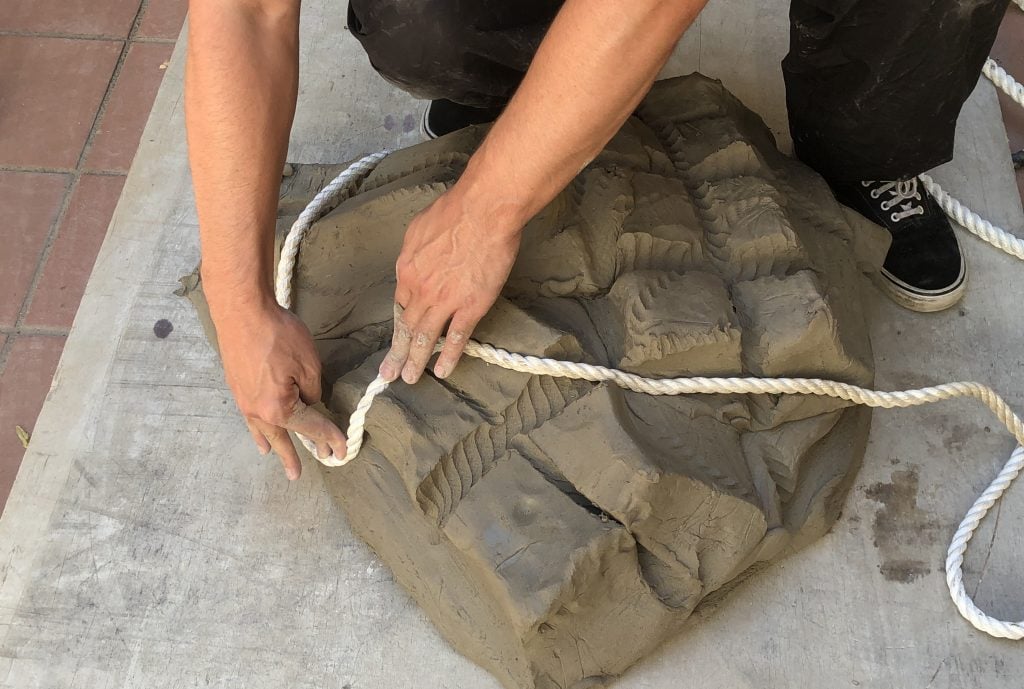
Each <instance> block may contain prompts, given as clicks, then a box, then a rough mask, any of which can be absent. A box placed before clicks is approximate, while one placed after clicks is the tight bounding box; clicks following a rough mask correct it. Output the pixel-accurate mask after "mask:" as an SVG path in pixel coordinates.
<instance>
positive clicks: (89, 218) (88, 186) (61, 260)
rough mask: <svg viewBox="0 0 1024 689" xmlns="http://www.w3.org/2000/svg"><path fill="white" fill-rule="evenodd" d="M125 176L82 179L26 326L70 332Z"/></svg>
mask: <svg viewBox="0 0 1024 689" xmlns="http://www.w3.org/2000/svg"><path fill="white" fill-rule="evenodd" d="M123 186H124V177H122V176H120V175H118V176H104V175H83V176H82V178H81V179H80V180H79V181H78V186H77V187H76V188H75V190H74V192H73V193H72V195H71V204H70V205H69V206H68V212H67V214H66V215H65V216H64V221H63V222H62V223H61V227H60V229H59V230H58V233H57V239H56V241H55V242H54V245H53V249H51V251H50V255H49V257H48V258H47V260H46V265H45V266H43V275H42V278H41V279H40V281H39V285H38V286H37V287H36V292H35V294H34V295H33V296H32V303H31V305H30V306H29V312H28V315H27V316H26V318H25V323H26V324H27V325H30V326H43V327H49V328H69V327H71V322H72V321H73V320H74V319H75V312H76V311H78V302H80V301H81V300H82V294H83V293H84V292H85V283H86V282H87V281H88V280H89V275H90V273H92V266H93V263H95V262H96V254H97V253H98V252H99V250H100V245H101V244H102V243H103V238H104V237H105V236H106V234H107V226H108V225H109V224H110V217H111V216H112V215H113V213H114V207H115V206H117V200H118V198H120V196H121V187H123Z"/></svg>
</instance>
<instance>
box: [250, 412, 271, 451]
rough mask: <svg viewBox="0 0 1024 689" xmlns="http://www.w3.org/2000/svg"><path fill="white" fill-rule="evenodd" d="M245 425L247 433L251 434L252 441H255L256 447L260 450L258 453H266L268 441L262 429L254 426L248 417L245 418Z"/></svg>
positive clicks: (268, 445) (268, 446)
mask: <svg viewBox="0 0 1024 689" xmlns="http://www.w3.org/2000/svg"><path fill="white" fill-rule="evenodd" d="M245 425H246V427H248V429H249V435H251V436H252V439H253V442H255V443H256V449H257V450H259V451H260V454H261V455H266V454H267V453H268V452H270V441H269V440H267V436H265V435H263V433H262V431H260V430H259V429H258V428H256V427H255V426H254V425H253V424H252V422H251V421H249V420H248V419H246V421H245Z"/></svg>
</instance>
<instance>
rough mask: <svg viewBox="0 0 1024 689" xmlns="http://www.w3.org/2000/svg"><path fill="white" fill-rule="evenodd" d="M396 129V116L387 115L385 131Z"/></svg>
mask: <svg viewBox="0 0 1024 689" xmlns="http://www.w3.org/2000/svg"><path fill="white" fill-rule="evenodd" d="M394 128H395V118H394V116H393V115H385V116H384V129H386V130H388V131H389V132H390V131H391V130H392V129H394Z"/></svg>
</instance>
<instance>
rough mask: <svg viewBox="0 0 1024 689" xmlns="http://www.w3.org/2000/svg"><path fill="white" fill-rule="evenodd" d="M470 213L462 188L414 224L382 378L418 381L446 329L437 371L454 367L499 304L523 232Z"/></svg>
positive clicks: (401, 260) (401, 264)
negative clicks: (488, 313)
mask: <svg viewBox="0 0 1024 689" xmlns="http://www.w3.org/2000/svg"><path fill="white" fill-rule="evenodd" d="M501 224H502V223H500V222H499V221H498V220H497V219H496V218H494V217H491V218H485V217H479V216H477V215H476V214H474V213H471V212H469V211H468V209H467V204H466V203H464V201H463V199H462V197H461V196H460V194H459V190H458V187H456V188H454V189H452V190H450V191H448V192H447V193H446V194H444V195H443V196H441V197H440V198H439V199H437V201H435V202H434V203H433V204H431V205H430V206H428V207H427V208H426V209H424V210H423V211H422V212H421V213H420V214H419V215H417V216H416V217H415V218H413V220H412V222H411V223H409V229H408V231H407V232H406V235H405V241H404V243H403V245H402V252H401V253H400V254H399V256H398V263H397V265H396V272H397V276H398V285H397V288H396V290H395V331H394V337H393V338H392V342H391V350H390V351H389V352H388V354H387V356H386V357H385V358H384V361H383V362H382V363H381V367H380V373H381V375H382V376H384V378H385V379H387V380H388V381H389V382H390V381H393V380H395V379H396V378H398V376H399V375H401V376H402V379H403V380H404V381H405V382H406V383H415V382H416V381H417V380H419V379H420V376H421V375H422V374H423V369H424V368H425V367H426V365H427V362H428V360H429V359H430V356H431V355H432V354H433V352H434V345H435V344H436V343H437V340H438V338H439V337H440V336H441V334H442V332H443V331H445V328H446V327H447V331H446V333H447V334H446V337H445V342H444V348H443V350H442V351H441V354H440V356H438V359H437V363H436V365H435V366H434V374H435V375H436V376H437V377H438V378H445V377H447V376H448V374H450V373H451V372H452V369H454V368H455V364H456V363H458V361H459V357H460V356H461V355H462V351H463V349H464V348H465V346H466V341H467V340H468V339H469V338H470V336H471V335H472V333H473V329H474V328H476V324H477V323H478V322H479V321H480V319H481V318H483V317H484V315H485V314H486V313H487V311H488V310H489V309H490V308H491V306H493V305H494V302H495V300H496V299H497V298H498V294H499V293H500V292H501V289H502V287H503V286H504V285H505V281H506V280H507V279H508V276H509V272H511V270H512V264H513V263H515V260H516V254H517V253H518V252H519V240H520V230H521V227H515V228H514V229H513V230H509V229H508V228H502V227H499V225H501Z"/></svg>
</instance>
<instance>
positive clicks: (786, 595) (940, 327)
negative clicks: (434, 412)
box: [0, 0, 1024, 689]
mask: <svg viewBox="0 0 1024 689" xmlns="http://www.w3.org/2000/svg"><path fill="white" fill-rule="evenodd" d="M303 11H304V18H303V22H304V26H303V31H304V34H303V57H304V62H303V75H302V77H303V78H302V84H301V102H300V107H299V112H298V115H297V119H296V126H295V129H294V132H293V137H292V149H291V159H293V160H296V161H300V162H337V161H341V160H345V159H349V158H352V157H354V156H356V155H359V154H362V153H365V152H368V151H371V150H376V149H378V148H380V147H383V146H402V145H408V144H411V143H413V142H415V141H416V140H417V134H416V132H415V128H414V127H413V128H412V131H405V127H404V126H403V125H404V123H405V122H407V121H408V122H415V120H416V117H417V115H418V111H419V104H417V103H416V102H414V101H412V100H410V99H409V98H408V97H407V96H405V95H403V94H402V93H400V92H398V91H397V90H395V89H393V88H391V87H390V86H388V85H387V84H385V83H384V82H382V81H381V80H379V79H378V78H376V76H375V75H374V74H373V72H372V71H371V70H370V69H369V66H368V65H367V64H366V61H365V59H364V58H363V57H362V55H361V54H360V52H359V50H358V47H357V45H356V44H355V43H354V41H352V40H350V39H349V38H348V37H347V36H346V35H344V34H343V32H342V27H343V21H344V17H343V13H341V12H340V11H338V9H337V7H336V6H335V4H334V3H327V2H325V1H324V0H310V1H308V2H307V3H305V6H304V8H303ZM784 17H785V4H784V3H782V2H779V0H772V2H770V3H767V4H765V3H740V2H736V1H731V2H727V1H722V2H718V3H717V4H716V3H712V5H711V7H709V9H708V11H707V12H706V13H705V14H704V15H703V17H702V19H701V20H700V23H699V25H698V26H695V27H694V29H693V30H692V31H691V32H690V33H689V35H688V36H687V38H686V39H685V40H684V41H683V43H682V45H681V47H680V50H679V51H678V52H677V55H676V56H675V57H674V59H673V63H672V65H671V66H670V71H672V72H675V73H682V72H689V71H691V70H693V69H698V68H699V69H700V70H701V71H703V72H705V73H707V74H709V75H712V76H716V77H719V78H722V79H723V80H724V81H725V83H726V85H727V86H729V87H730V88H731V89H733V91H734V92H735V93H736V94H737V95H738V96H739V97H740V98H741V99H743V100H744V101H745V102H747V103H748V104H749V105H751V106H752V107H753V108H754V109H755V110H758V111H759V112H761V113H763V114H764V115H765V116H766V118H767V119H768V121H769V123H770V125H771V126H772V128H773V129H774V130H775V131H776V132H778V133H780V134H781V133H782V132H783V131H784V129H785V126H784V122H785V120H784V108H783V99H782V83H781V74H780V73H779V69H778V60H779V58H781V56H782V54H783V52H784V50H785V35H786V28H785V20H784ZM182 47H183V43H182V44H179V46H178V49H177V51H176V53H175V55H174V58H173V59H172V62H171V65H170V67H169V69H168V73H167V76H166V78H165V80H164V84H163V87H162V89H161V92H160V94H159V95H158V97H157V102H156V105H155V106H154V110H153V114H152V116H151V118H150V121H149V124H148V127H147V130H146V133H145V136H144V137H143V141H144V143H143V146H142V148H141V149H140V150H139V153H138V156H137V158H136V161H135V164H134V166H133V168H132V171H131V173H130V174H129V176H128V179H127V182H126V184H125V191H124V195H123V196H122V199H121V202H120V204H119V206H118V209H117V211H116V212H115V215H114V220H113V225H112V227H111V230H110V233H109V235H108V237H107V239H106V242H105V243H104V245H103V248H102V249H101V251H100V255H99V258H98V260H97V265H96V269H95V271H94V272H93V275H92V278H91V280H90V282H89V285H88V287H87V290H86V294H85V297H84V298H83V301H82V305H81V308H80V310H79V313H78V316H77V318H76V320H75V323H74V325H73V327H72V330H71V334H70V337H69V340H68V344H67V347H66V349H65V351H64V355H63V358H62V361H61V364H60V365H59V367H58V370H57V374H56V377H55V380H54V385H53V388H52V389H51V391H50V394H49V396H48V399H47V402H46V404H45V406H44V408H43V411H42V414H41V416H40V418H39V421H38V423H37V425H36V432H35V435H34V437H33V441H32V446H31V448H30V450H29V452H28V454H27V455H26V457H25V461H24V464H23V467H22V469H21V473H20V475H19V477H18V480H17V482H16V484H15V486H14V489H13V492H12V494H11V497H10V500H9V502H8V505H7V509H6V512H5V513H4V516H3V518H2V519H0V563H3V564H2V565H0V687H4V688H10V689H15V688H16V689H104V688H106V687H118V688H139V689H142V688H145V689H161V688H168V689H170V688H173V689H183V688H186V687H240V686H244V687H247V688H248V689H263V688H264V687H266V688H267V689H270V688H271V687H273V688H275V689H276V688H278V687H289V689H304V688H309V689H312V688H314V687H315V688H317V689H321V688H327V687H330V688H337V689H344V688H349V689H385V688H386V689H393V688H395V687H412V686H415V687H417V688H422V689H440V688H459V689H462V688H470V687H472V688H474V689H475V688H485V687H495V686H496V685H495V683H494V681H493V680H492V679H491V678H490V677H489V676H488V675H486V674H485V673H484V672H482V671H481V670H479V669H477V668H476V667H475V666H473V665H472V664H471V663H469V662H468V661H466V660H464V659H462V658H461V657H459V656H457V655H456V654H455V653H454V652H453V651H451V650H450V649H449V648H448V647H447V646H446V644H445V643H444V642H443V641H442V640H441V639H440V638H439V637H438V635H437V634H436V633H435V632H434V630H433V629H432V628H431V626H430V624H429V623H428V622H427V621H426V620H425V619H424V617H423V616H422V614H421V613H420V612H419V610H418V609H417V608H416V606H415V605H414V604H413V603H412V602H411V601H410V599H409V598H408V597H407V596H406V595H405V594H404V593H403V592H402V591H401V590H400V589H399V588H398V587H397V586H396V585H395V584H394V582H393V581H392V580H391V578H390V576H389V574H388V572H387V570H385V569H384V568H383V567H382V566H381V565H380V563H379V562H378V561H377V560H376V558H375V557H374V556H373V554H372V553H370V552H369V551H368V549H367V548H366V547H365V546H363V545H362V544H361V543H360V542H358V541H357V540H355V539H354V538H353V536H352V535H351V533H350V532H349V530H348V527H347V525H346V524H345V521H344V519H343V518H342V517H341V515H340V513H339V510H338V509H337V507H336V506H334V505H333V504H331V502H330V500H329V498H328V496H327V494H326V491H325V490H324V488H323V485H322V483H321V481H320V478H319V473H318V472H317V471H307V472H306V473H305V474H304V476H303V478H302V479H301V480H300V481H299V482H298V483H297V484H294V485H289V484H288V483H287V482H286V481H285V480H284V479H283V477H282V476H281V472H280V469H279V467H278V466H277V465H276V463H275V462H273V461H270V460H264V459H261V458H260V457H259V456H258V455H257V453H256V452H255V450H254V448H253V447H252V446H251V441H250V440H249V438H248V435H247V433H246V430H245V427H244V425H243V424H242V422H241V420H240V419H239V417H238V415H237V412H236V410H235V408H234V405H233V403H232V401H231V398H230V395H229V394H228V391H227V390H226V388H225V386H224V384H223V382H222V377H221V372H220V369H219V366H218V363H217V362H216V360H215V359H214V356H213V354H212V352H211V350H210V349H209V347H208V346H207V345H206V343H205V341H204V340H203V338H202V334H201V333H200V331H199V327H198V324H197V322H196V320H195V318H194V316H193V314H192V313H191V310H190V308H189V307H188V305H187V304H186V303H185V302H184V301H183V300H181V299H179V298H177V297H175V296H173V295H172V290H173V289H174V288H175V286H176V279H177V278H178V276H180V275H182V274H184V273H186V272H187V271H189V270H191V268H192V267H193V266H194V264H195V262H196V260H197V258H198V249H197V242H196V221H195V213H194V209H193V206H192V197H191V189H190V183H189V176H188V172H187V161H186V151H185V143H184V136H183V127H182V124H183V113H182V102H181V79H182V67H183V65H182V58H183V51H182ZM389 116H390V117H389ZM407 116H411V117H412V119H411V120H409V119H408V118H407ZM387 123H390V124H391V125H392V126H391V127H390V128H388V126H387ZM961 125H962V126H961V133H960V136H959V140H958V144H957V159H956V161H955V162H954V163H953V164H951V165H949V166H946V167H945V168H943V169H941V170H939V171H938V172H937V173H936V175H935V176H936V178H937V179H938V180H939V181H940V182H941V183H943V184H945V185H947V187H948V188H949V189H950V191H951V192H953V193H954V194H956V195H957V196H958V197H960V198H962V199H963V200H964V201H966V202H967V203H969V205H971V206H973V207H975V208H976V209H978V210H982V211H984V213H985V214H986V216H988V217H990V218H991V219H992V220H993V221H994V222H997V223H999V224H1001V225H1002V226H1004V227H1009V228H1013V229H1015V230H1017V231H1018V232H1021V231H1024V212H1022V210H1021V204H1020V200H1019V198H1018V196H1017V194H1016V190H1015V186H1014V181H1013V175H1012V170H1011V169H1010V163H1009V158H1008V155H1007V143H1006V136H1005V133H1004V130H1003V128H1002V124H1001V121H1000V119H999V114H998V108H997V105H996V98H995V94H994V92H993V90H992V89H991V88H990V87H989V86H988V85H987V84H985V83H983V84H981V86H979V89H978V91H977V92H976V93H975V94H974V97H973V98H972V100H971V102H970V103H969V105H968V107H967V108H966V111H965V114H964V117H963V118H962V121H961ZM780 138H784V137H781V136H780ZM965 245H966V246H965V248H966V252H967V254H968V260H969V263H970V268H971V271H972V277H971V280H972V282H971V289H970V292H969V294H968V296H967V299H966V301H965V302H964V303H963V305H962V307H961V308H959V309H954V310H952V311H950V312H948V313H945V314H940V315H933V316H920V315H914V314H911V313H908V312H905V311H901V310H900V309H898V308H897V307H895V306H893V305H891V304H889V303H888V302H885V301H884V300H883V299H882V298H881V297H878V298H877V300H876V301H877V313H876V319H875V327H874V329H873V332H872V336H873V341H874V345H875V352H876V358H877V364H878V371H879V375H878V385H879V387H880V388H883V389H894V388H904V387H909V386H918V385H922V384H925V383H931V382H939V381H945V380H954V379H966V380H980V381H984V382H989V383H991V384H993V385H994V386H995V387H996V388H997V389H998V390H999V391H1000V392H1001V393H1003V394H1004V396H1005V397H1006V398H1007V400H1008V401H1009V402H1010V403H1011V404H1012V405H1013V406H1014V407H1015V408H1017V409H1018V410H1020V409H1024V363H1022V362H1024V342H1022V341H1021V338H1020V332H1021V327H1022V324H1024V323H1022V322H1024V316H1022V315H1021V310H1020V308H1019V296H1018V295H1019V293H1020V292H1021V291H1022V290H1021V289H1019V288H1017V287H1016V285H1020V284H1024V283H1022V282H1021V280H1022V278H1024V271H1022V266H1021V265H1020V264H1019V263H1015V262H1014V261H1013V260H1012V259H1010V258H1008V257H1005V256H1002V255H1000V254H998V253H996V252H995V251H994V250H992V249H989V248H988V247H986V246H983V245H981V244H980V243H979V242H977V241H975V240H973V239H967V240H965ZM161 319H166V320H169V321H170V322H171V323H172V324H173V326H174V330H173V332H171V334H170V335H169V336H167V337H166V338H160V337H157V336H156V334H155V333H154V324H155V323H156V322H157V321H158V320H161ZM1012 445H1013V443H1012V441H1011V439H1010V438H1009V436H1008V435H1007V434H1006V433H1005V432H1004V431H1003V430H1002V429H1001V427H1000V426H999V425H998V423H997V422H995V420H994V419H993V418H991V417H990V416H989V415H988V412H987V411H986V410H985V409H983V408H982V407H980V406H979V405H977V404H975V403H972V402H950V403H945V404H944V405H942V406H935V407H928V408H919V409H914V410H904V411H879V412H876V415H875V425H874V429H873V431H872V436H871V443H870V446H869V449H868V455H867V458H866V464H865V467H864V469H863V471H862V473H861V475H860V477H859V481H858V484H857V486H856V488H855V489H854V491H853V493H852V494H851V496H850V498H849V500H848V504H847V506H846V510H845V516H844V517H843V519H842V520H841V521H840V523H839V524H838V525H837V527H836V529H835V530H834V532H833V533H832V534H830V535H829V536H828V537H826V538H825V539H823V540H822V541H821V542H819V543H818V544H816V545H815V546H813V547H811V548H809V549H808V550H806V551H805V552H803V553H801V554H800V555H798V556H796V557H793V558H791V559H789V560H787V561H785V562H783V563H782V564H780V565H779V566H776V567H774V568H772V569H770V570H769V571H767V572H764V573H762V574H760V575H759V576H757V577H756V578H754V579H752V580H751V581H750V582H748V583H747V584H745V585H744V586H743V587H741V588H740V589H739V590H737V591H736V592H735V593H734V595H733V596H732V597H731V598H730V599H729V600H728V601H727V602H726V603H725V604H724V605H722V607H721V608H719V609H718V610H717V611H716V612H715V613H714V614H713V615H711V616H710V618H709V619H707V620H705V621H702V622H701V623H700V624H697V625H694V626H693V627H692V628H691V629H690V630H689V631H688V632H686V633H685V634H683V635H682V636H681V637H679V638H678V639H676V640H675V641H673V642H671V643H670V644H668V645H667V646H666V647H665V648H664V649H662V650H661V651H660V652H659V653H657V654H655V656H653V657H651V658H649V659H647V660H646V661H644V662H643V663H641V664H640V665H639V666H637V667H636V668H635V669H634V670H632V671H631V672H630V673H629V674H628V675H627V676H626V678H624V679H623V680H622V681H621V682H620V684H619V686H622V687H626V686H628V687H630V688H631V689H633V688H636V689H668V688H669V687H672V688H673V689H678V688H679V687H690V686H693V687H701V688H702V689H719V688H720V689H741V688H743V687H750V688H751V689H754V688H755V687H756V688H758V689H761V688H763V687H775V686H785V687H798V688H805V687H806V688H807V689H820V687H871V688H878V689H891V688H892V687H900V688H901V689H902V688H904V687H921V688H922V689H923V688H925V687H927V688H929V689H946V688H952V687H963V686H970V687H976V688H979V689H987V688H992V689H995V688H996V687H999V688H1002V687H1006V686H1013V685H1014V683H1018V682H1019V678H1020V677H1021V676H1022V673H1024V654H1021V653H1020V647H1019V646H1015V645H1014V644H1013V643H1011V642H1006V641H996V640H993V639H990V638H988V637H985V636H983V635H981V634H980V633H976V632H974V631H973V630H972V629H971V628H970V627H969V626H968V625H967V624H966V623H965V622H964V621H963V620H961V619H960V618H959V617H958V616H957V614H956V612H955V609H954V608H953V606H952V603H951V602H950V601H949V600H948V597H947V594H946V591H945V586H944V582H943V573H942V560H943V558H944V555H945V549H946V545H947V541H948V539H949V537H950V535H951V534H952V532H953V530H954V528H955V526H956V524H957V523H958V522H959V520H960V518H961V516H962V514H963V512H964V511H965V510H966V509H967V508H968V507H969V505H970V503H971V501H972V500H973V498H974V496H975V495H977V494H978V493H979V492H980V491H981V490H982V489H983V488H984V486H985V485H986V484H987V483H988V481H989V480H990V479H991V477H992V476H993V475H994V474H995V472H996V471H997V469H998V467H999V466H1000V465H1001V463H1002V462H1003V461H1004V460H1005V458H1006V457H1007V456H1008V454H1009V452H1010V450H1011V449H1012ZM1022 526H1024V492H1022V491H1021V490H1019V489H1015V490H1012V491H1011V492H1010V494H1009V495H1008V496H1007V498H1006V499H1005V500H1004V503H1003V504H1002V506H1001V507H1000V508H999V509H998V510H997V512H996V514H994V515H993V517H992V518H990V519H989V520H988V522H987V523H986V524H985V526H984V527H983V528H982V530H981V531H980V532H979V534H978V535H977V536H976V539H975V546H974V550H972V551H971V552H970V553H969V554H968V563H967V567H966V577H967V581H968V590H969V591H970V592H972V593H973V594H975V595H976V599H977V601H978V602H979V604H981V605H982V606H983V607H984V608H986V609H987V610H989V611H991V612H992V613H994V614H996V615H999V616H1004V617H1007V618H1012V619H1020V618H1021V617H1024V598H1022V596H1021V593H1020V586H1019V583H1018V582H1019V579H1018V575H1017V574H1016V573H1017V572H1019V571H1020V570H1021V569H1024V547H1022V540H1024V539H1022V536H1021V534H1022V533H1024V530H1022ZM915 562H916V563H920V564H919V565H915V567H918V568H920V569H923V570H927V573H925V574H922V575H921V576H913V575H908V568H907V563H915ZM910 569H911V570H912V569H913V568H910Z"/></svg>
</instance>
